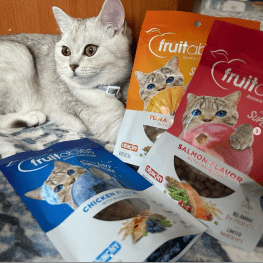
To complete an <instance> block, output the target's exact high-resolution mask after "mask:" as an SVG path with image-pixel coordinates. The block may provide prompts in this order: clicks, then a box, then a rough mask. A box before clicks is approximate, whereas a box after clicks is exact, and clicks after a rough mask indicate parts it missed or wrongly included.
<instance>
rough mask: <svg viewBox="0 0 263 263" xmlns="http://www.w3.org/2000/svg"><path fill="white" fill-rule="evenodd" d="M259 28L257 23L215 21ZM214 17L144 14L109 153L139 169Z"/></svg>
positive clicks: (165, 121) (179, 96) (189, 73)
mask: <svg viewBox="0 0 263 263" xmlns="http://www.w3.org/2000/svg"><path fill="white" fill-rule="evenodd" d="M220 19H222V20H226V21H229V22H232V23H235V24H239V25H242V26H245V27H250V28H255V29H259V24H260V23H259V22H252V21H248V20H240V19H236V18H220ZM214 20H215V18H214V17H210V16H205V15H199V14H194V13H186V12H179V11H149V12H147V14H146V17H145V20H144V23H143V26H142V30H141V34H140V39H139V44H138V48H137V52H136V57H135V62H134V67H133V71H132V76H131V81H130V86H129V91H128V100H127V110H126V113H125V116H124V120H123V123H122V126H121V129H120V132H119V137H118V139H117V143H116V146H115V149H114V154H115V155H116V156H117V157H119V158H120V159H121V160H122V161H124V162H126V163H130V164H133V165H137V166H139V165H140V164H141V162H142V160H143V158H144V157H145V155H146V153H147V152H148V150H149V148H150V147H151V146H152V145H153V143H154V142H155V141H156V139H157V138H158V137H159V136H160V135H161V134H162V133H163V132H164V131H165V130H166V129H167V128H169V127H170V126H171V125H172V123H173V118H174V113H175V111H176V109H177V107H178V105H179V103H180V101H181V99H182V96H183V94H184V91H185V87H186V86H187V84H188V83H189V81H190V80H191V79H192V77H193V75H194V73H195V70H196V68H197V66H198V64H199V61H200V58H201V55H202V53H203V50H204V47H205V45H206V40H207V37H208V34H209V31H210V29H211V27H212V24H213V21H214Z"/></svg>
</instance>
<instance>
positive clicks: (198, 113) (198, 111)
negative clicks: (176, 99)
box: [192, 110, 202, 116]
mask: <svg viewBox="0 0 263 263" xmlns="http://www.w3.org/2000/svg"><path fill="white" fill-rule="evenodd" d="M201 113H202V112H201V111H200V110H193V112H192V115H193V116H199V115H200V114H201Z"/></svg>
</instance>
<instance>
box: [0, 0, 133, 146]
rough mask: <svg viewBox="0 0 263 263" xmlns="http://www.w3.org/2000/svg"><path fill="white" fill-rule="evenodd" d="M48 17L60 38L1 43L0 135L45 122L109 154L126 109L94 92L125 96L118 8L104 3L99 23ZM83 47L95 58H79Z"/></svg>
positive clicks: (15, 38)
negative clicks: (101, 144) (88, 136)
mask: <svg viewBox="0 0 263 263" xmlns="http://www.w3.org/2000/svg"><path fill="white" fill-rule="evenodd" d="M53 12H54V15H55V18H56V20H57V22H58V25H59V27H60V30H61V32H62V35H61V36H58V35H40V34H20V35H6V36H1V37H0V54H1V56H0V83H1V84H0V94H1V96H0V129H8V128H13V127H18V126H27V127H31V126H34V125H41V124H43V123H44V122H45V121H46V118H47V117H49V118H51V119H52V120H55V121H57V122H58V123H59V124H60V125H61V127H63V128H66V129H72V130H76V131H89V132H91V133H92V134H93V135H94V136H95V137H96V138H97V139H99V140H103V141H107V142H109V148H110V149H111V150H112V145H113V144H114V143H115V141H116V138H117V135H118V131H119V128H120V125H121V122H122V118H123V115H124V111H125V108H124V105H123V104H122V102H121V101H119V100H118V99H117V98H116V97H115V96H110V95H107V94H106V93H105V91H102V90H99V89H95V87H97V86H99V85H116V86H121V87H122V88H123V90H122V91H123V95H124V96H126V95H127V89H128V82H129V77H130V74H131V68H132V58H131V49H130V46H131V42H132V34H131V30H130V29H129V28H128V27H127V26H126V23H125V20H124V10H123V7H122V4H121V2H120V0H106V1H105V2H104V4H103V7H102V10H101V12H100V14H99V15H98V17H92V18H87V19H75V18H72V17H70V16H68V15H67V14H65V13H64V12H63V11H62V10H61V9H59V8H57V7H53ZM87 45H93V50H96V46H97V47H98V48H97V51H96V53H95V54H94V55H92V56H87V55H85V54H84V50H85V47H86V46H87ZM94 46H95V47H94ZM63 47H68V48H69V49H70V51H71V54H70V55H69V56H65V55H63V54H62V49H63ZM67 54H69V53H67Z"/></svg>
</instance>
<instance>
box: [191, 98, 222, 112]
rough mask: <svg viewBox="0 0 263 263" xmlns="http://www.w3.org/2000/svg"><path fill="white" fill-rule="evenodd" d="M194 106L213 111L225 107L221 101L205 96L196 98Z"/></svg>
mask: <svg viewBox="0 0 263 263" xmlns="http://www.w3.org/2000/svg"><path fill="white" fill-rule="evenodd" d="M194 104H195V107H198V108H200V109H204V108H210V109H214V110H219V109H222V108H225V107H227V103H226V102H225V101H223V100H222V99H220V98H213V97H206V96H203V97H199V98H197V99H196V101H195V103H194Z"/></svg>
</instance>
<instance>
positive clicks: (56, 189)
mask: <svg viewBox="0 0 263 263" xmlns="http://www.w3.org/2000/svg"><path fill="white" fill-rule="evenodd" d="M62 189H63V185H62V184H60V185H58V186H57V187H56V188H55V192H56V193H59V192H60V191H61V190H62Z"/></svg>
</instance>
